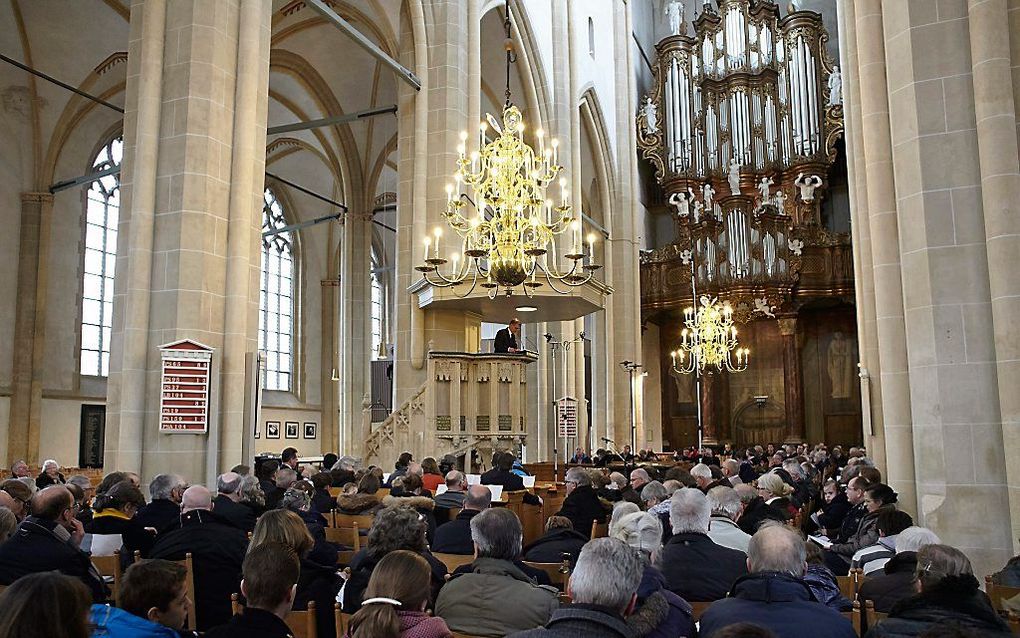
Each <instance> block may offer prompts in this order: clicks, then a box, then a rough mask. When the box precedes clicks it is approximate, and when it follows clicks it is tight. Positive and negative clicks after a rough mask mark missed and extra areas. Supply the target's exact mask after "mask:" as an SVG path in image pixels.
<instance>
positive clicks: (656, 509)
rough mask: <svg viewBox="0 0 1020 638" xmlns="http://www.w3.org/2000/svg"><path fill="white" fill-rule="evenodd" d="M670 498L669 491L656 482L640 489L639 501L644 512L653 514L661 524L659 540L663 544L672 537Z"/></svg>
mask: <svg viewBox="0 0 1020 638" xmlns="http://www.w3.org/2000/svg"><path fill="white" fill-rule="evenodd" d="M675 492H676V490H673V493H675ZM670 496H671V493H670V491H669V490H667V489H666V486H665V485H663V484H662V483H660V482H658V481H652V482H651V483H649V484H647V485H645V486H644V487H643V488H641V500H642V501H644V503H645V511H647V512H648V513H649V514H654V515H655V516H656V517H657V518H658V519H659V522H660V523H662V539H661V540H662V542H663V543H665V542H666V541H667V540H669V537H670V536H672V535H673V529H672V526H671V525H670V523H669V509H670V506H671V501H670Z"/></svg>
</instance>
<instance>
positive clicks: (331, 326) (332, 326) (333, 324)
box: [319, 228, 358, 455]
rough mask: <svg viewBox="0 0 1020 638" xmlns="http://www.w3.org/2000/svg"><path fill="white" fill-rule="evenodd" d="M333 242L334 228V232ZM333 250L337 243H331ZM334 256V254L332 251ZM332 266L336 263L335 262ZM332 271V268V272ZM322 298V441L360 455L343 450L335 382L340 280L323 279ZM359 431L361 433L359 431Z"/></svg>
mask: <svg viewBox="0 0 1020 638" xmlns="http://www.w3.org/2000/svg"><path fill="white" fill-rule="evenodd" d="M330 235H331V239H332V228H330ZM327 245H329V246H333V245H334V242H333V241H330V242H329V244H327ZM331 252H332V251H331ZM331 263H334V262H332V260H331ZM330 270H332V268H330ZM319 286H320V288H321V295H322V304H321V312H320V314H319V325H320V326H322V348H321V350H320V355H319V370H320V374H321V383H322V401H321V403H322V408H321V411H320V415H319V419H320V421H321V423H322V425H320V426H319V429H320V432H319V439H320V441H321V443H322V451H323V452H324V453H325V452H336V451H337V450H343V451H344V452H346V453H350V454H355V455H356V454H358V446H357V445H355V446H353V447H352V446H350V445H348V446H347V447H340V427H339V423H340V408H339V406H340V394H341V391H342V388H343V385H342V382H341V381H334V380H333V371H334V370H336V372H337V376H339V374H340V363H339V361H340V349H339V346H338V344H339V339H338V337H339V334H338V333H339V327H340V317H339V314H340V307H339V303H340V294H339V291H340V282H339V280H338V278H335V279H323V280H322V281H320V282H319ZM356 431H357V430H356Z"/></svg>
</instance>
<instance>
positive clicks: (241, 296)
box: [105, 0, 272, 482]
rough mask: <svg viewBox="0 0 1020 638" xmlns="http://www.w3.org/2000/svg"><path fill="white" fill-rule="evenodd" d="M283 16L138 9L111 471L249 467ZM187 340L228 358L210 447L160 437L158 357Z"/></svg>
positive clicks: (110, 418) (166, 6)
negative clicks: (248, 356) (277, 31)
mask: <svg viewBox="0 0 1020 638" xmlns="http://www.w3.org/2000/svg"><path fill="white" fill-rule="evenodd" d="M271 11H272V4H271V2H269V0H252V1H250V2H244V3H239V2H237V1H236V0H234V1H226V0H225V1H224V2H219V3H216V6H215V10H213V8H212V7H211V5H209V4H208V3H205V2H200V1H198V0H176V1H174V2H169V3H167V2H164V1H162V0H146V1H144V2H143V1H142V0H136V1H135V2H134V3H133V4H132V7H131V28H130V37H129V56H128V76H127V90H126V109H125V111H126V112H125V118H124V169H123V172H122V176H121V180H122V188H123V196H122V197H123V206H122V209H121V220H120V244H119V246H118V251H117V254H118V258H117V274H118V277H117V284H116V289H115V295H114V324H113V342H112V352H111V364H110V377H109V384H108V388H109V392H108V394H109V404H108V405H109V407H108V413H107V435H106V436H107V445H106V450H107V458H106V461H105V462H106V465H107V466H108V467H117V468H118V469H123V470H132V471H138V472H140V473H141V474H142V475H143V476H151V475H153V474H157V473H160V472H165V471H171V470H172V471H175V472H178V473H180V474H183V475H184V476H186V477H188V478H189V479H190V480H191V481H192V482H199V481H201V480H203V479H205V480H207V481H208V480H209V479H210V478H211V477H212V475H213V474H214V473H215V472H216V471H217V469H218V467H220V466H222V464H223V463H237V462H240V461H241V460H242V459H241V458H240V455H239V451H240V447H241V446H240V439H241V436H242V433H243V423H242V422H241V415H242V407H243V390H242V389H240V388H238V387H237V386H238V382H239V380H241V379H243V372H242V371H243V360H244V353H245V352H246V351H248V350H249V349H252V348H253V347H254V344H255V338H256V336H257V320H256V317H257V303H258V290H259V289H258V272H259V271H260V268H261V264H260V260H261V251H260V250H259V233H258V229H259V228H260V227H261V206H259V205H258V202H259V201H260V199H261V193H262V190H263V181H264V178H263V174H264V162H265V130H266V110H267V105H268V76H269V36H270V28H269V25H270V14H271ZM235 107H236V108H235ZM253 307H254V311H253ZM183 338H190V339H194V340H196V341H199V342H202V343H204V344H206V345H209V346H211V347H213V348H215V350H216V354H215V356H214V359H213V366H214V371H217V370H218V372H219V375H216V374H214V375H213V377H214V384H213V388H212V396H211V399H210V418H209V422H210V429H209V434H208V435H206V436H202V435H166V434H160V433H159V432H158V427H159V423H158V420H159V419H158V417H159V390H160V359H159V353H158V352H157V350H156V347H157V346H158V345H160V344H162V343H165V342H170V341H174V340H176V339H183ZM241 385H242V386H243V384H241Z"/></svg>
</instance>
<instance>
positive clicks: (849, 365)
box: [826, 332, 854, 399]
mask: <svg viewBox="0 0 1020 638" xmlns="http://www.w3.org/2000/svg"><path fill="white" fill-rule="evenodd" d="M826 354H827V356H826V358H827V359H828V361H827V365H826V367H827V369H828V372H829V385H830V386H831V387H832V393H831V396H832V398H833V399H849V398H850V397H851V396H852V393H853V378H854V362H853V340H852V339H847V338H846V335H844V334H843V333H842V332H834V333H833V334H832V341H830V342H829V349H828V352H827V353H826Z"/></svg>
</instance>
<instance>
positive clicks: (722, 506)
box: [706, 485, 751, 554]
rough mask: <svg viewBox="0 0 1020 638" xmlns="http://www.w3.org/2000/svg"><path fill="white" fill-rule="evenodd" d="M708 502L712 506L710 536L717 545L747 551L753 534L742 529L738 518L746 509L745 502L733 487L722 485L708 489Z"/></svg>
mask: <svg viewBox="0 0 1020 638" xmlns="http://www.w3.org/2000/svg"><path fill="white" fill-rule="evenodd" d="M706 496H708V504H709V505H710V506H711V507H712V518H711V519H710V520H709V526H708V537H709V538H711V539H712V542H714V543H715V544H716V545H722V546H723V547H729V548H730V549H735V550H738V551H741V552H744V553H745V554H746V553H747V545H748V544H749V543H750V542H751V535H750V534H748V533H746V532H745V531H744V530H742V529H740V527H739V526H738V525H737V519H738V518H740V514H741V512H743V511H744V504H743V503H742V502H741V501H740V497H739V496H737V492H736V490H734V489H733V488H732V487H724V486H722V485H720V486H718V487H713V488H712V489H710V490H708V494H707V495H706Z"/></svg>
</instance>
